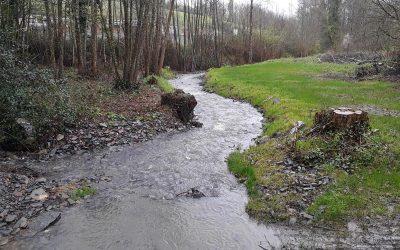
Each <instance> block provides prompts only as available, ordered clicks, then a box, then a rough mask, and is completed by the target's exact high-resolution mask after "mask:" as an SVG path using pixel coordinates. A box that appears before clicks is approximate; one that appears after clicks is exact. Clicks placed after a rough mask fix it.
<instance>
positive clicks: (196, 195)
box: [178, 188, 205, 199]
mask: <svg viewBox="0 0 400 250" xmlns="http://www.w3.org/2000/svg"><path fill="white" fill-rule="evenodd" d="M180 195H185V196H186V197H190V198H194V199H200V198H202V197H205V195H204V193H202V192H201V191H199V190H198V189H196V188H191V189H190V190H189V191H187V192H184V193H182V194H179V195H178V196H180Z"/></svg>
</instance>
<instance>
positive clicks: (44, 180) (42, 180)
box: [36, 177, 47, 183]
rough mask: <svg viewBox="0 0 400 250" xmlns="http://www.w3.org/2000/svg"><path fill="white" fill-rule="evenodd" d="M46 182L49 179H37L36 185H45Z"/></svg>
mask: <svg viewBox="0 0 400 250" xmlns="http://www.w3.org/2000/svg"><path fill="white" fill-rule="evenodd" d="M46 181H47V179H46V178H44V177H42V178H39V179H36V183H45V182H46Z"/></svg>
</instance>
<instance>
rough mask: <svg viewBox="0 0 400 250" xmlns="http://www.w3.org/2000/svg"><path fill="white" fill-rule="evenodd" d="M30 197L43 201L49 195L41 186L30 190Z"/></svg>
mask: <svg viewBox="0 0 400 250" xmlns="http://www.w3.org/2000/svg"><path fill="white" fill-rule="evenodd" d="M30 197H31V199H34V200H36V201H44V200H46V199H47V198H48V197H49V195H48V194H47V193H46V191H45V190H44V189H43V188H38V189H35V190H33V191H32V193H31V195H30Z"/></svg>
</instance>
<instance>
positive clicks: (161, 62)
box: [157, 0, 175, 74]
mask: <svg viewBox="0 0 400 250" xmlns="http://www.w3.org/2000/svg"><path fill="white" fill-rule="evenodd" d="M170 4H171V5H170V7H169V13H168V20H167V23H166V27H165V34H164V38H163V39H162V41H161V52H160V59H159V61H158V70H157V74H160V73H161V70H162V68H163V66H164V59H165V48H166V44H167V40H169V37H170V35H169V27H170V26H171V19H172V14H173V12H174V5H175V0H171V3H170Z"/></svg>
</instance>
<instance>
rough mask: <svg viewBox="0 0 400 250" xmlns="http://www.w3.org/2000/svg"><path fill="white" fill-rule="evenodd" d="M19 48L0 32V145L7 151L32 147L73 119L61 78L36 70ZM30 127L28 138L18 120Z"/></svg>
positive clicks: (68, 97)
mask: <svg viewBox="0 0 400 250" xmlns="http://www.w3.org/2000/svg"><path fill="white" fill-rule="evenodd" d="M19 52H20V51H19V48H18V47H16V46H14V45H12V44H10V43H9V39H7V33H6V32H2V33H1V35H0V90H1V91H0V115H1V117H2V119H1V121H0V147H1V148H3V149H7V150H16V149H33V148H36V147H37V146H39V145H40V144H41V143H42V142H43V139H44V137H45V135H48V134H49V132H51V131H56V130H58V129H60V128H61V127H62V126H64V124H66V123H72V122H73V121H74V120H75V118H76V117H75V116H76V111H75V109H74V108H73V106H72V105H71V98H70V96H69V94H68V93H69V92H68V90H67V85H66V82H65V81H64V80H62V79H61V80H55V79H54V77H53V74H52V72H51V71H50V70H46V69H39V68H38V67H36V66H35V65H33V64H31V63H29V62H27V61H26V59H25V60H23V59H22V56H21V55H20V54H19ZM21 118H22V119H23V120H25V121H27V122H28V123H29V124H30V125H31V126H32V128H33V140H29V142H28V141H27V138H26V137H27V136H26V135H25V134H23V133H22V130H21V128H20V126H19V125H18V123H17V119H21Z"/></svg>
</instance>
